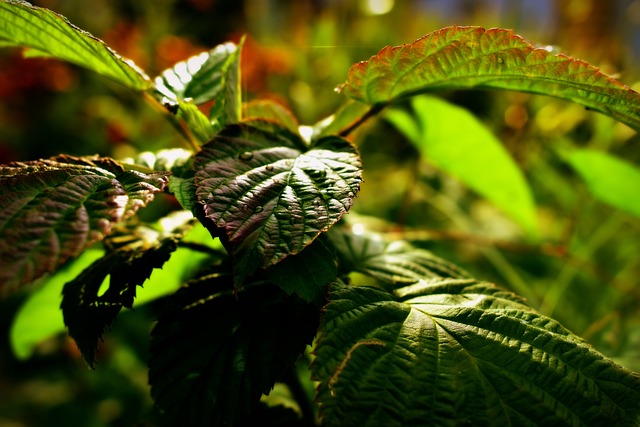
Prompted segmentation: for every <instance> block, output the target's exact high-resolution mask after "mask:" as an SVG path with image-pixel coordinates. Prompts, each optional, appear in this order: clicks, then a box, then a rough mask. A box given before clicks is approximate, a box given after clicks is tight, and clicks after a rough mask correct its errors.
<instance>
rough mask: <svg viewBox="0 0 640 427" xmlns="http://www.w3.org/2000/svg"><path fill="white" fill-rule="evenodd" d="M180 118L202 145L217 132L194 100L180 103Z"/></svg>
mask: <svg viewBox="0 0 640 427" xmlns="http://www.w3.org/2000/svg"><path fill="white" fill-rule="evenodd" d="M178 117H179V118H181V119H182V120H183V121H184V123H185V125H186V126H187V127H188V128H189V131H190V132H191V134H192V135H193V136H195V137H196V139H197V140H198V142H199V143H200V145H202V144H204V143H206V142H208V141H209V140H211V138H212V137H213V135H214V134H215V132H216V130H217V129H216V127H215V126H214V125H213V124H212V123H211V121H210V120H209V119H208V118H207V116H205V115H204V114H203V113H202V112H201V111H200V110H199V109H198V107H196V105H195V104H194V103H193V101H192V100H189V101H178Z"/></svg>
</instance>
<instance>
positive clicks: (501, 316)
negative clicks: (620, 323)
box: [311, 279, 640, 426]
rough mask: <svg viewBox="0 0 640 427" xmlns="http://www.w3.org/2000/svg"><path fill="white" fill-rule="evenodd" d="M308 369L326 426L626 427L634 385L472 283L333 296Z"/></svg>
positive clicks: (637, 394)
mask: <svg viewBox="0 0 640 427" xmlns="http://www.w3.org/2000/svg"><path fill="white" fill-rule="evenodd" d="M320 330H321V336H320V339H319V342H318V344H317V346H316V358H315V360H314V362H313V364H312V367H311V369H312V372H313V374H314V377H315V378H316V379H317V380H319V381H320V386H319V388H318V393H317V398H318V400H319V402H320V405H321V413H322V416H323V421H324V424H323V425H327V426H362V425H384V426H405V425H485V426H506V425H513V426H516V425H517V426H534V425H634V424H635V423H636V422H637V420H638V416H640V407H639V406H638V401H639V399H640V377H639V376H638V375H637V374H634V373H632V372H631V371H628V370H626V369H624V368H622V367H620V366H618V365H616V364H614V363H613V362H612V361H610V360H608V359H606V358H605V357H604V356H602V355H601V354H599V353H597V352H596V351H595V350H594V349H593V348H592V347H590V346H589V345H588V344H587V343H585V342H584V341H582V340H581V339H580V338H578V337H576V336H575V335H572V334H571V333H570V332H568V331H567V330H566V329H564V328H563V327H562V326H560V325H559V324H558V323H557V322H555V321H554V320H552V319H549V318H547V317H544V316H542V315H540V314H538V313H536V312H535V311H533V310H532V309H531V308H529V307H528V306H526V305H525V304H524V302H523V301H522V300H520V299H519V298H517V297H515V296H514V295H513V294H511V293H509V292H505V291H501V290H499V289H498V288H496V287H495V286H493V285H490V284H487V283H481V282H476V281H473V280H453V279H447V280H442V279H435V280H431V281H421V282H418V283H416V284H414V285H409V286H406V287H403V288H399V289H397V290H396V291H395V292H394V294H390V293H387V292H384V291H380V290H376V289H373V288H367V287H345V286H342V285H340V286H336V287H335V289H334V292H333V294H332V295H331V298H330V302H329V305H328V306H327V307H326V311H325V314H324V316H323V322H322V325H321V329H320Z"/></svg>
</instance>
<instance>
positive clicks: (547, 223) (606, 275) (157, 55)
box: [0, 0, 640, 427]
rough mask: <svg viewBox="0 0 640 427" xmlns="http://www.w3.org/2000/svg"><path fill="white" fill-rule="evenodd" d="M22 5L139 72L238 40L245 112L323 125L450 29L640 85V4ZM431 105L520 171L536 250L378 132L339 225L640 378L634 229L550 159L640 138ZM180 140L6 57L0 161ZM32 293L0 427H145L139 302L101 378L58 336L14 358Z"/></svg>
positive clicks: (363, 133)
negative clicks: (444, 267)
mask: <svg viewBox="0 0 640 427" xmlns="http://www.w3.org/2000/svg"><path fill="white" fill-rule="evenodd" d="M33 3H35V4H36V5H38V6H43V7H47V8H50V9H52V10H55V11H57V12H59V13H61V14H63V15H65V16H67V17H68V18H69V19H70V21H71V22H73V23H74V24H76V25H78V26H79V27H80V28H83V29H85V30H87V31H89V32H91V33H92V34H94V35H96V36H97V37H99V38H102V39H103V40H105V41H106V42H107V44H109V45H110V46H111V47H113V48H114V49H115V50H116V51H118V52H119V53H121V54H122V55H123V56H126V57H128V58H130V59H133V60H134V61H135V62H136V63H137V64H138V65H140V66H141V67H142V68H143V69H144V70H146V71H147V73H148V74H149V75H150V76H155V75H157V74H158V73H159V72H161V71H162V70H163V69H165V68H167V67H169V66H171V65H173V64H174V63H175V62H177V61H180V60H183V59H186V58H187V57H189V56H191V55H193V54H196V53H198V52H200V51H202V50H206V49H209V48H211V47H213V46H214V45H216V44H218V43H222V42H225V41H227V40H232V41H238V40H239V39H240V37H242V35H244V34H246V35H247V40H246V43H245V48H244V52H243V64H242V67H243V82H242V85H243V88H244V97H245V99H246V100H247V101H249V100H252V99H258V98H270V99H274V100H276V101H278V102H280V103H282V104H283V105H285V106H287V107H289V108H290V109H291V110H292V111H293V112H294V113H295V114H296V115H297V117H298V118H299V120H300V122H301V123H303V124H313V123H315V122H317V121H318V120H321V119H323V118H324V117H326V116H328V115H330V114H331V113H333V112H334V111H335V110H336V109H337V108H338V107H339V106H340V105H341V104H342V103H343V102H344V101H345V100H344V97H342V96H341V95H339V94H336V93H335V92H334V88H335V87H336V86H337V85H338V84H340V83H342V82H344V81H345V79H346V76H347V72H348V70H349V67H350V65H351V64H352V63H354V62H356V61H360V60H365V59H367V58H369V57H370V56H371V55H374V54H375V53H377V51H378V50H379V49H380V48H382V47H383V46H385V45H394V44H401V43H408V42H411V41H413V40H414V39H416V38H418V37H420V36H422V35H424V34H426V33H428V32H430V31H433V30H436V29H438V28H441V27H444V26H447V25H482V26H484V27H494V26H495V27H503V28H513V29H515V30H516V32H517V33H519V34H521V35H522V36H524V37H525V38H526V39H527V40H529V41H536V42H539V43H541V44H543V45H555V46H558V47H559V49H560V50H562V51H563V52H566V53H569V54H571V55H573V56H575V57H578V58H581V59H584V60H587V61H589V62H590V63H592V64H594V65H597V66H599V67H601V68H602V69H603V71H605V72H608V73H611V74H614V75H616V76H619V78H620V79H621V80H622V81H623V82H625V83H626V84H628V85H630V86H634V85H635V86H634V87H636V88H638V84H637V83H635V82H636V81H638V80H639V79H640V0H616V1H597V0H555V1H554V0H484V1H482V0H477V1H473V0H455V1H454V0H395V1H394V0H346V1H342V0H243V1H241V0H154V1H151V0H136V1H125V0H115V1H114V0H110V1H107V0H94V1H92V2H84V1H80V0H46V1H35V2H33ZM440 95H442V96H443V97H445V98H447V99H448V100H449V101H451V102H453V103H456V104H458V105H461V106H463V107H465V108H467V109H468V110H469V111H471V112H472V113H474V114H475V115H476V116H477V117H478V118H480V119H481V120H482V121H483V122H484V123H485V124H486V126H487V127H488V128H489V129H490V130H491V131H492V132H493V133H494V134H495V135H497V136H498V137H499V138H500V140H501V141H503V143H504V144H505V146H506V147H507V148H508V150H509V151H510V153H511V154H512V156H513V157H514V158H515V159H516V161H517V163H518V164H519V165H520V166H521V168H522V170H523V171H524V173H525V175H526V177H527V179H528V181H529V184H530V185H531V187H532V191H533V194H534V197H535V201H536V204H537V210H538V221H539V228H540V237H539V239H537V240H536V239H530V238H527V237H526V236H525V234H524V233H523V232H522V230H520V229H519V228H518V226H516V225H515V224H514V223H512V222H511V221H510V220H509V219H507V218H506V217H505V216H504V215H502V214H501V213H500V212H499V211H497V210H496V209H495V208H494V207H492V205H490V204H489V203H487V202H486V201H484V200H482V199H481V198H479V197H478V196H476V195H475V194H474V193H472V192H470V191H469V190H467V189H466V188H465V187H464V186H462V185H461V184H460V183H459V182H457V181H456V180H454V179H452V178H450V177H448V176H447V175H445V174H443V173H441V172H439V171H438V170H437V169H435V168H434V167H433V166H432V165H430V164H429V161H428V159H423V158H420V156H419V155H418V152H417V150H416V148H415V147H414V146H412V145H411V144H410V143H408V142H407V141H406V140H405V139H404V138H403V137H402V136H401V135H400V134H399V133H398V132H397V131H396V130H394V128H393V127H392V126H390V125H389V124H388V123H387V122H385V121H384V120H383V119H378V120H373V121H370V122H368V123H367V124H366V125H365V126H364V127H363V128H361V129H360V130H359V131H358V132H356V133H355V134H354V135H352V138H353V140H354V142H355V143H356V144H357V145H358V146H359V149H360V151H361V154H362V157H363V161H364V166H365V181H366V182H365V184H364V185H363V188H362V192H361V195H360V196H359V198H358V200H356V204H355V208H354V210H355V211H356V212H357V213H358V215H359V214H362V215H370V216H374V217H376V218H377V220H375V221H374V220H372V219H370V218H366V217H360V216H358V215H356V214H355V213H354V214H352V215H350V216H349V219H350V220H351V221H352V222H355V223H358V224H361V226H362V227H366V228H368V229H372V230H376V231H380V232H384V233H387V234H388V235H389V236H391V237H397V238H405V239H411V240H415V241H416V242H417V243H418V244H419V245H421V246H423V247H426V248H428V249H430V250H432V251H433V252H435V253H436V254H438V255H440V256H442V257H445V258H447V259H449V260H451V261H453V262H456V263H458V264H459V265H461V266H463V267H464V268H466V269H467V270H468V271H470V272H471V273H472V274H473V275H475V276H476V277H478V278H480V279H485V280H488V281H493V282H495V283H498V284H500V285H503V286H505V287H508V288H510V289H513V290H515V291H517V292H518V293H520V294H522V295H524V296H525V297H527V298H528V299H529V301H530V302H531V304H532V305H533V306H534V307H536V308H538V309H540V310H541V311H542V312H543V313H545V314H548V315H551V316H553V317H555V318H557V319H558V320H560V321H561V322H562V323H563V324H564V325H565V326H567V327H568V328H569V329H571V330H572V331H573V332H575V333H577V334H578V335H580V336H582V337H584V338H585V339H587V340H588V341H589V342H591V343H592V344H593V345H594V346H595V347H596V348H597V349H598V350H600V351H602V352H603V353H605V354H606V355H608V356H610V357H612V358H614V359H615V360H617V361H618V362H619V363H621V364H622V365H624V366H627V367H629V368H631V369H634V370H636V371H640V310H638V308H639V306H640V287H639V286H638V280H637V277H638V276H640V257H639V256H638V254H639V253H640V221H638V218H635V217H633V216H632V215H631V214H628V213H623V212H619V211H617V210H615V209H614V208H611V207H608V206H606V205H604V204H602V203H600V202H598V201H596V200H595V199H594V198H593V197H592V196H591V195H590V194H589V193H588V191H587V190H586V187H585V186H584V185H583V184H582V183H581V181H580V180H579V179H578V178H577V177H576V176H575V174H574V173H573V172H572V171H571V170H570V169H569V168H568V166H567V165H566V164H565V163H563V162H562V160H561V158H560V156H559V155H558V154H557V148H558V147H563V146H577V147H583V148H592V149H597V150H602V151H607V152H609V153H611V154H613V155H616V156H618V157H621V158H623V159H625V160H627V161H629V162H631V163H634V164H635V165H638V164H640V148H638V144H639V142H640V141H638V139H639V137H638V135H637V134H636V133H635V132H633V131H632V130H630V129H629V128H627V127H625V126H624V125H621V124H618V123H616V122H615V121H613V120H611V119H609V118H607V117H604V116H602V115H598V114H594V113H592V112H589V111H586V110H585V109H584V108H582V107H580V106H577V105H572V104H569V103H566V102H562V101H558V100H555V99H552V98H548V97H540V96H531V95H525V94H516V93H508V92H485V91H465V92H451V93H444V94H440ZM179 144H181V141H180V139H179V136H178V135H177V133H176V132H175V131H174V130H173V129H172V128H171V127H170V125H169V124H168V123H167V122H166V121H164V120H163V119H162V118H161V117H159V116H158V115H157V114H156V113H155V112H154V111H153V110H152V109H151V107H150V106H149V105H148V104H146V103H144V102H143V101H142V100H140V99H138V98H137V97H136V96H135V94H132V93H130V92H128V91H127V90H125V89H123V88H120V87H119V86H117V85H116V84H113V83H111V82H109V81H106V80H105V79H103V78H101V77H99V76H96V75H94V74H92V73H90V72H86V71H84V70H80V69H78V68H76V67H74V66H71V65H68V64H63V63H59V62H55V61H52V60H44V59H29V60H23V59H22V58H21V56H20V52H18V51H17V50H11V49H10V50H7V49H5V50H2V51H0V163H7V162H10V161H15V160H29V159H36V158H43V157H49V156H52V155H55V154H58V153H62V152H64V153H69V154H74V155H88V154H95V153H98V154H101V155H108V156H113V157H115V158H123V157H127V156H132V155H134V154H135V153H137V152H139V151H146V150H157V149H160V148H165V147H171V146H176V145H179ZM469 155H470V156H472V155H473V153H469ZM487 173H491V165H487ZM630 185H632V183H630ZM634 185H637V183H635V184H634ZM161 199H162V198H161ZM159 203H162V200H161V201H160V202H159ZM165 203H166V201H165ZM150 209H151V210H153V209H154V208H153V207H152V208H150ZM31 290H32V288H27V289H25V290H23V291H22V292H21V293H19V294H17V295H15V296H13V297H11V298H9V299H7V300H4V301H2V302H0V334H2V340H3V342H4V343H5V344H4V345H2V347H0V349H1V350H0V351H1V353H0V427H9V426H11V427H14V426H15V427H22V426H31V425H33V426H60V425H78V426H80V425H82V426H107V425H108V426H128V425H136V423H137V422H138V421H137V420H140V419H143V420H149V423H151V424H152V423H153V421H152V420H153V418H152V416H151V415H150V409H149V408H150V402H149V398H148V389H147V385H146V368H145V364H146V354H147V339H148V332H149V329H150V327H151V325H152V315H153V310H152V309H151V308H148V307H147V306H142V307H140V308H138V309H137V310H136V311H135V312H127V313H123V315H121V317H120V319H119V320H118V321H117V322H116V324H115V326H114V330H113V332H112V333H111V334H109V335H108V336H107V337H106V341H105V346H104V349H103V351H102V353H101V354H102V356H101V357H102V360H101V361H100V362H99V364H98V369H97V370H96V371H95V372H91V371H89V370H88V369H87V368H86V366H85V364H84V362H83V361H82V359H81V357H80V356H79V354H78V352H77V350H76V349H75V346H74V344H73V343H72V342H70V341H69V340H68V339H67V338H65V337H64V336H58V337H55V338H53V339H51V340H48V341H46V342H43V343H42V344H41V345H40V346H38V348H37V349H36V351H35V353H34V355H33V356H32V357H30V358H29V359H28V360H17V359H16V358H15V356H14V355H13V354H12V352H11V351H10V347H9V345H8V334H9V332H8V331H9V329H10V326H11V322H12V319H13V316H14V314H15V313H16V311H17V310H18V308H19V306H20V304H21V303H22V302H23V301H24V300H25V299H26V297H27V296H28V294H29V292H31ZM139 425H146V424H144V423H141V424H139Z"/></svg>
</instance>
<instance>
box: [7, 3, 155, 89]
mask: <svg viewBox="0 0 640 427" xmlns="http://www.w3.org/2000/svg"><path fill="white" fill-rule="evenodd" d="M0 16H1V18H0V43H1V45H4V46H18V47H26V48H28V49H29V50H28V51H27V52H25V55H28V56H30V57H34V56H48V57H53V58H56V59H61V60H64V61H68V62H71V63H74V64H76V65H79V66H81V67H84V68H87V69H89V70H92V71H95V72H96V73H98V74H100V75H102V76H104V77H107V78H109V79H112V80H114V81H116V82H118V83H121V84H123V85H124V86H126V87H128V88H131V89H134V90H145V89H147V88H149V87H150V86H151V81H150V80H149V78H148V77H147V76H146V75H145V74H144V73H143V72H142V71H141V70H140V69H139V68H138V67H136V66H135V64H133V62H131V61H129V60H126V59H124V58H122V57H121V56H119V55H118V54H117V53H115V52H114V51H113V50H111V49H110V48H109V47H108V46H107V45H106V44H104V42H103V41H102V40H99V39H97V38H96V37H94V36H92V35H91V34H89V33H87V32H86V31H83V30H81V29H80V28H78V27H76V26H75V25H73V24H71V23H69V21H68V20H67V19H66V18H65V17H63V16H61V15H58V14H57V13H54V12H52V11H50V10H48V9H44V8H40V7H37V6H32V5H31V4H29V3H27V2H25V1H20V0H0Z"/></svg>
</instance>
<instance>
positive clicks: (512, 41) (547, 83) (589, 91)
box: [342, 27, 640, 130]
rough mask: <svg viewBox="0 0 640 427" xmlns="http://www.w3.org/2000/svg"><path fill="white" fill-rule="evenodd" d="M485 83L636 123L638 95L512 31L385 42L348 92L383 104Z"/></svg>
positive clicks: (473, 30)
mask: <svg viewBox="0 0 640 427" xmlns="http://www.w3.org/2000/svg"><path fill="white" fill-rule="evenodd" d="M469 88H490V89H509V90H517V91H522V92H531V93H539V94H543V95H550V96H555V97H558V98H563V99H567V100H570V101H574V102H577V103H579V104H582V105H585V106H587V107H589V108H591V109H593V110H596V111H600V112H601V113H604V114H606V115H609V116H611V117H613V118H615V119H617V120H619V121H621V122H623V123H626V124H627V125H629V126H631V127H633V128H634V129H636V130H637V129H640V94H638V93H637V92H635V91H633V90H632V89H630V88H629V87H627V86H625V85H624V84H622V83H620V82H618V81H616V80H614V79H613V78H611V77H609V76H607V75H605V74H603V73H602V72H600V71H599V70H598V68H596V67H593V66H591V65H589V64H587V63H586V62H584V61H580V60H578V59H575V58H571V57H569V56H567V55H564V54H561V53H554V52H552V51H551V49H546V48H536V47H535V46H533V45H532V44H530V43H528V42H527V41H525V40H524V39H522V37H520V36H518V35H516V34H514V33H513V31H510V30H503V29H496V28H494V29H489V30H485V29H484V28H481V27H448V28H444V29H442V30H438V31H435V32H433V33H430V34H428V35H426V36H424V37H422V38H420V39H418V40H416V41H415V42H413V43H411V44H405V45H402V46H395V47H385V48H384V49H382V50H381V51H380V52H379V53H378V54H377V55H375V56H373V57H371V59H369V60H368V61H363V62H360V63H357V64H355V65H353V66H352V67H351V70H350V72H349V78H348V79H347V82H346V83H345V84H344V85H343V86H342V91H343V92H344V94H345V95H347V96H349V97H350V98H353V99H356V100H358V101H362V102H365V103H367V104H369V105H386V104H389V103H392V102H395V101H398V100H401V99H404V98H407V97H409V96H413V95H417V94H419V93H426V92H432V91H436V90H439V91H440V90H452V89H469Z"/></svg>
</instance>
